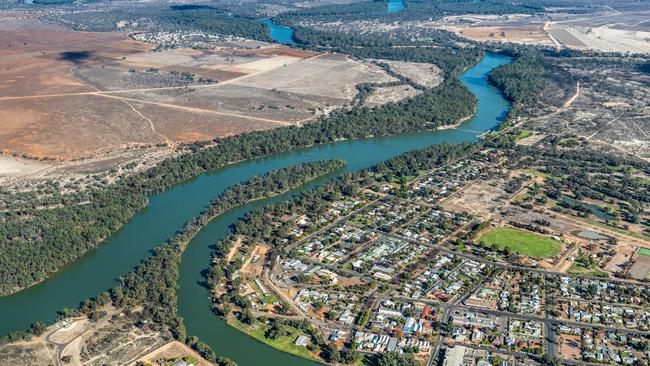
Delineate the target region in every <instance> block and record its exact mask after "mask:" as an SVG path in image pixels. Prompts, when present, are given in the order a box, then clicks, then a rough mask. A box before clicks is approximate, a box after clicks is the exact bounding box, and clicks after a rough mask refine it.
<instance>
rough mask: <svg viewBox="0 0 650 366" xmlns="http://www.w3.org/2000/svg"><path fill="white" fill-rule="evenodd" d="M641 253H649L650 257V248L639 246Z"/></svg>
mask: <svg viewBox="0 0 650 366" xmlns="http://www.w3.org/2000/svg"><path fill="white" fill-rule="evenodd" d="M639 254H641V255H647V256H648V257H650V249H648V248H639Z"/></svg>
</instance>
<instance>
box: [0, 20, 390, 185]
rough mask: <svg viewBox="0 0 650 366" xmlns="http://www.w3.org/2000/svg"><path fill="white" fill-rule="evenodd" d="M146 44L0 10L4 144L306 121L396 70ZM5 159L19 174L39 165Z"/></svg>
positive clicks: (132, 141) (190, 136)
mask: <svg viewBox="0 0 650 366" xmlns="http://www.w3.org/2000/svg"><path fill="white" fill-rule="evenodd" d="M151 48H152V45H151V44H148V43H144V42H140V41H135V40H133V39H130V38H128V35H127V34H126V33H121V32H105V33H90V32H76V31H72V30H68V29H66V28H63V27H60V26H55V25H50V24H45V23H41V22H39V21H38V20H36V19H35V18H33V17H32V16H31V15H30V13H6V14H4V15H0V68H2V70H3V73H2V75H1V76H0V110H2V111H3V114H4V118H3V120H2V121H1V122H0V126H1V127H2V128H0V146H2V150H3V151H2V152H3V153H4V154H6V155H8V156H10V155H23V156H26V157H33V158H40V159H42V158H48V159H53V160H63V161H72V160H76V159H79V158H84V159H90V158H97V157H98V156H100V155H101V156H104V155H106V154H109V155H110V154H113V155H115V156H117V155H120V154H122V153H123V151H124V149H126V148H128V147H135V146H152V145H156V144H163V145H168V146H170V147H173V146H175V145H174V144H175V143H177V142H189V141H195V140H206V139H213V138H215V137H223V136H230V135H235V134H238V133H242V132H247V131H253V130H260V129H269V128H275V127H282V126H288V125H294V124H303V123H308V122H310V121H312V120H314V119H315V118H317V117H318V116H320V115H322V114H324V113H328V111H331V110H332V109H333V108H338V107H344V106H347V105H348V103H350V102H351V101H352V99H353V98H354V96H355V95H356V93H357V89H356V85H357V84H359V83H372V82H385V81H392V80H394V78H393V77H391V76H389V75H388V74H387V73H386V72H385V71H384V70H382V69H381V68H380V67H378V66H376V65H374V64H370V63H361V62H357V61H354V60H351V59H348V58H347V57H345V56H343V55H336V54H319V53H315V52H310V51H303V50H295V49H290V48H287V47H281V46H271V45H266V46H263V47H261V48H259V49H241V50H233V49H229V50H196V49H183V48H179V49H173V50H165V51H162V52H152V51H151ZM379 102H381V101H378V103H379ZM105 157H106V156H105ZM106 161H108V160H106ZM2 167H3V168H4V169H3V170H2V171H0V174H2V175H3V176H12V175H13V176H15V175H17V174H24V173H25V172H26V170H27V168H31V169H33V171H34V172H35V171H39V170H40V169H41V168H43V165H39V164H37V163H35V166H32V165H29V166H28V164H27V165H26V163H17V162H14V163H11V164H10V163H8V162H7V161H3V163H2Z"/></svg>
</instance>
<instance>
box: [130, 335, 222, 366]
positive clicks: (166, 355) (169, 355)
mask: <svg viewBox="0 0 650 366" xmlns="http://www.w3.org/2000/svg"><path fill="white" fill-rule="evenodd" d="M185 356H191V357H192V358H194V359H195V360H197V361H199V363H198V365H196V366H208V365H212V364H211V363H210V362H208V361H206V360H205V359H204V358H203V357H201V356H200V355H199V354H198V353H196V352H194V350H192V349H191V348H189V347H188V346H186V345H184V344H183V343H180V342H178V341H172V342H169V343H167V344H165V345H164V346H162V347H160V348H158V349H156V350H154V351H152V352H151V353H149V354H147V355H145V356H143V357H141V358H139V359H138V360H137V361H136V362H133V363H130V364H129V366H135V365H136V364H137V363H138V362H142V363H145V364H146V363H151V364H153V365H158V366H162V365H166V363H163V362H159V361H160V360H165V359H179V358H182V357H185Z"/></svg>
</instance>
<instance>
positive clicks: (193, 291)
mask: <svg viewBox="0 0 650 366" xmlns="http://www.w3.org/2000/svg"><path fill="white" fill-rule="evenodd" d="M508 61H509V59H508V58H506V57H503V56H497V55H487V56H485V58H484V59H483V60H482V61H481V62H480V63H479V64H478V65H476V66H474V67H473V68H471V69H469V70H468V71H467V72H465V73H464V74H463V75H462V77H461V80H462V81H463V83H464V84H465V85H467V86H468V87H469V88H470V89H471V90H472V92H474V94H475V95H476V96H477V98H478V100H479V105H478V109H477V113H476V115H475V117H474V118H472V119H471V120H469V121H468V122H466V123H464V124H463V125H462V128H463V130H464V131H461V130H458V129H449V130H441V131H435V132H426V133H417V134H409V135H400V136H393V137H385V138H374V139H366V140H356V141H347V142H342V143H336V144H327V145H321V146H316V147H313V148H309V149H305V150H301V151H296V152H291V153H286V154H281V155H278V156H274V157H271V158H268V159H260V160H257V161H254V162H250V163H245V165H249V166H251V167H253V168H256V169H260V172H264V171H267V170H268V168H269V165H272V166H273V167H274V168H277V167H281V166H286V165H290V164H297V163H300V162H304V161H313V160H322V159H343V160H346V161H347V162H348V165H347V167H346V168H345V169H344V170H343V172H351V171H355V170H359V169H363V168H368V167H370V166H373V165H375V164H377V163H378V162H381V161H384V160H387V159H390V158H392V157H393V156H395V155H398V154H401V153H404V152H406V151H409V150H412V149H415V148H420V147H425V146H429V145H431V144H436V143H441V142H444V141H447V142H453V143H460V142H465V141H472V140H475V139H476V137H477V132H485V131H488V130H490V129H493V128H495V127H496V126H497V125H498V124H499V123H500V122H501V121H503V119H504V117H505V115H506V113H507V112H508V110H509V104H508V102H507V101H505V100H504V99H503V98H502V97H501V93H500V92H499V90H497V89H496V88H494V87H492V86H491V85H489V84H488V82H487V73H488V72H489V71H490V70H491V69H492V68H494V67H495V66H498V65H500V64H503V63H507V62H508ZM469 131H476V132H469ZM329 179H332V176H329V177H324V178H322V179H319V180H318V181H316V182H313V183H311V184H308V185H307V186H306V187H301V189H298V190H296V191H292V192H290V193H287V194H285V195H282V196H280V197H275V198H271V199H267V200H262V201H257V202H255V203H252V204H248V205H244V206H242V207H239V208H237V209H235V210H232V211H230V212H228V213H227V214H225V215H222V216H220V217H218V218H216V219H215V220H213V221H212V222H210V224H208V225H207V226H206V227H205V228H204V229H203V230H202V231H201V232H199V234H198V235H197V236H196V237H195V238H194V239H193V240H192V242H191V243H190V245H189V246H188V249H187V250H186V252H185V253H184V254H183V259H182V265H181V275H180V289H179V291H178V301H179V303H178V312H179V314H180V315H181V316H182V317H183V318H184V322H185V326H186V328H187V332H188V334H191V335H197V336H198V337H199V338H200V339H201V340H203V341H204V342H206V343H208V344H209V345H210V346H211V347H212V348H213V349H214V351H215V352H216V353H217V354H219V355H220V356H226V357H229V358H231V359H233V360H234V361H235V362H237V364H238V365H240V366H255V365H259V364H260V360H264V364H268V365H283V366H303V365H305V366H306V365H316V363H314V362H311V361H308V360H305V359H301V358H298V357H294V356H291V355H289V354H286V353H283V352H280V351H277V350H275V349H273V348H271V347H269V346H267V345H265V344H263V343H261V342H258V341H257V340H255V339H253V338H250V337H248V336H247V335H245V334H243V333H241V332H239V331H238V330H236V329H234V328H232V327H230V326H229V325H227V324H226V323H225V322H224V321H223V320H221V319H220V318H219V317H217V316H215V315H214V314H213V313H212V312H211V310H210V309H211V304H210V300H209V292H208V290H207V289H206V288H204V287H202V286H201V285H199V284H198V283H199V282H200V281H201V279H202V277H201V271H202V270H204V269H206V268H207V267H208V266H209V261H210V252H211V250H210V246H211V245H212V244H214V243H215V242H217V241H219V240H220V239H222V238H224V237H225V236H226V235H227V234H228V233H229V232H230V226H231V225H232V224H233V223H235V222H236V221H237V220H238V219H239V218H240V217H242V216H243V215H244V214H246V213H247V212H249V211H250V210H253V209H255V208H258V207H263V206H265V205H268V204H270V203H273V202H278V201H281V200H286V199H287V198H289V197H290V196H291V195H293V194H296V192H298V191H301V190H304V189H309V188H311V187H313V186H314V185H316V184H322V183H323V182H325V181H327V180H329Z"/></svg>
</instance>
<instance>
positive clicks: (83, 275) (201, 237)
mask: <svg viewBox="0 0 650 366" xmlns="http://www.w3.org/2000/svg"><path fill="white" fill-rule="evenodd" d="M509 60H510V59H509V58H507V57H504V56H498V55H486V58H484V59H483V61H481V63H480V64H478V65H476V66H475V67H474V68H472V69H470V70H469V71H468V72H466V73H465V74H463V75H462V76H461V80H462V81H463V83H464V84H465V85H466V86H468V87H469V88H470V90H471V91H472V92H473V93H474V95H476V96H477V98H478V100H479V105H478V108H477V113H476V115H475V116H474V117H473V118H471V119H470V120H469V121H467V122H466V123H465V124H464V125H463V127H464V128H466V129H467V130H471V131H483V132H485V131H488V130H491V129H493V128H495V127H496V126H497V125H498V124H499V123H500V121H501V120H502V116H503V115H504V113H507V110H508V109H509V106H510V105H509V103H508V102H507V101H505V100H504V99H503V98H502V97H501V94H500V93H499V91H498V90H497V89H496V88H494V87H491V86H490V85H488V84H487V82H486V78H487V77H486V75H487V73H488V72H489V70H491V69H492V68H494V67H496V66H498V65H500V64H503V63H507V62H509ZM477 136H478V133H477V132H467V131H460V130H457V129H449V130H443V131H427V132H417V133H407V134H400V135H394V136H387V137H374V138H366V139H350V140H345V141H339V142H333V143H321V144H312V145H311V146H310V147H305V148H300V149H293V150H291V151H285V152H282V153H277V154H273V155H267V156H265V157H262V158H256V159H243V160H242V161H241V162H239V163H236V164H232V165H228V166H225V167H223V168H220V169H217V170H214V171H209V172H206V173H203V174H202V175H200V176H198V177H195V178H192V179H190V180H187V181H184V182H183V183H180V184H176V185H174V186H172V187H170V188H169V189H168V190H166V191H163V192H160V193H156V194H152V195H150V196H149V199H150V205H149V206H148V207H147V208H145V209H144V210H143V211H141V212H139V213H137V214H136V216H135V217H134V218H133V219H132V220H131V221H130V222H129V223H128V224H126V225H125V226H124V227H122V229H120V230H119V231H118V232H117V233H116V234H115V235H113V236H112V237H111V239H109V240H108V241H107V242H106V243H104V244H103V245H102V246H100V247H99V248H97V250H96V251H94V252H93V253H90V254H89V255H88V256H86V257H84V258H83V259H82V260H81V261H79V262H77V263H74V264H73V265H71V266H70V267H69V268H67V269H66V271H62V272H61V273H57V274H56V275H54V276H53V277H52V278H50V279H49V280H48V281H45V282H43V283H41V284H39V285H38V286H34V287H32V288H29V289H27V290H25V291H22V292H20V293H17V294H15V295H12V296H8V297H4V298H0V311H1V312H2V313H3V322H2V324H0V333H3V334H5V333H8V332H9V331H12V330H17V329H26V328H28V327H29V325H30V324H32V323H34V322H35V321H38V320H43V321H47V322H52V321H54V318H55V317H56V312H57V311H58V310H60V309H63V308H66V307H67V308H74V307H76V306H77V305H78V303H79V301H82V300H83V299H86V298H90V297H93V296H96V295H97V294H98V293H101V292H102V291H105V290H106V289H108V288H111V287H112V286H114V285H115V280H114V279H115V278H118V277H119V276H121V275H123V274H124V273H127V272H129V271H131V270H132V268H133V267H134V266H135V265H136V264H137V263H138V262H140V261H141V259H142V258H146V257H147V256H149V253H150V250H151V249H152V248H155V247H156V246H157V245H158V244H159V243H162V242H164V241H166V240H167V239H169V238H170V237H172V236H173V235H174V233H175V232H176V231H177V230H178V228H180V227H182V225H183V224H184V223H185V222H187V221H188V220H189V219H190V218H192V217H194V216H196V215H198V214H199V213H200V212H201V211H202V210H203V209H204V208H205V205H206V202H209V201H210V200H211V199H213V198H214V197H216V196H217V195H219V194H220V193H221V192H223V191H225V190H226V189H227V188H228V187H230V186H232V185H233V184H236V183H239V182H241V181H245V180H247V179H250V177H253V176H256V175H259V174H261V173H266V172H268V171H271V170H273V169H280V168H282V167H286V166H288V165H293V164H299V163H302V162H309V161H316V160H326V159H343V160H345V161H347V162H348V166H347V167H346V168H345V169H343V170H342V171H341V172H340V173H341V174H344V173H348V172H353V171H357V170H360V169H365V168H368V167H371V166H373V165H375V164H377V163H378V162H381V161H385V160H388V159H390V158H391V157H393V156H396V155H399V154H401V153H404V152H406V151H409V150H412V149H416V148H421V147H425V146H429V145H431V144H436V143H442V142H449V143H462V142H466V141H475V140H476V138H477ZM333 178H334V176H330V177H327V178H324V179H320V180H318V181H317V182H315V183H313V184H308V185H306V186H304V187H302V188H301V189H300V190H296V191H290V192H287V193H285V194H283V195H280V196H278V197H275V198H273V199H262V200H259V201H256V202H253V203H250V204H247V205H244V206H240V207H237V208H235V209H232V210H230V211H227V212H225V213H224V214H223V215H220V216H219V217H217V218H215V219H214V220H212V221H211V222H210V224H209V225H207V226H206V227H205V228H204V229H203V230H201V231H200V232H199V233H198V234H197V235H196V237H194V239H193V240H192V242H191V243H190V245H189V246H188V248H187V250H186V251H185V253H184V254H183V256H182V263H181V268H180V288H179V296H178V297H179V300H178V302H179V304H178V312H179V314H180V315H181V316H182V317H183V318H184V319H185V325H186V327H187V328H188V333H189V334H195V335H198V336H199V337H200V338H201V339H202V340H206V342H208V343H209V344H210V345H211V346H212V347H213V348H214V349H215V351H217V353H218V354H220V355H224V356H228V357H231V358H234V359H235V360H236V361H237V362H238V363H239V364H240V365H255V360H256V359H259V358H258V357H266V358H270V360H272V362H277V363H279V364H285V365H305V364H309V365H313V363H311V362H308V361H305V360H302V359H299V358H296V357H294V356H290V355H288V354H285V353H281V352H278V351H274V352H271V353H269V348H268V347H267V346H265V345H262V344H257V343H255V344H250V342H249V340H250V338H249V337H248V336H246V335H244V334H242V333H241V332H238V331H235V330H234V329H232V328H231V327H230V326H227V325H226V324H225V322H222V321H220V320H219V319H217V318H216V317H215V316H214V315H213V314H212V312H211V310H210V304H209V303H207V301H205V300H204V301H200V299H207V298H208V296H209V294H208V293H207V290H206V289H205V288H204V287H203V286H201V285H200V284H199V283H198V282H197V281H200V280H201V279H202V273H201V272H202V271H203V269H205V268H206V267H207V266H208V264H209V263H208V262H209V258H210V252H211V250H210V246H211V245H212V244H214V243H215V241H218V240H220V239H221V238H223V237H225V236H226V235H227V234H228V233H230V226H231V225H232V224H233V223H235V222H237V220H238V219H239V218H241V217H243V216H244V215H246V214H247V213H248V212H250V211H251V210H254V209H256V208H259V207H263V206H265V205H268V204H271V203H273V202H278V201H282V200H286V199H288V198H289V197H292V196H293V195H295V194H297V193H299V192H302V191H305V190H308V189H311V188H313V187H315V186H317V185H319V184H323V183H324V182H326V181H328V180H331V179H333ZM197 299H198V300H197ZM27 308H29V309H30V311H29V312H26V311H25V309H27ZM261 355H264V356H261ZM305 362H307V363H305Z"/></svg>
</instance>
